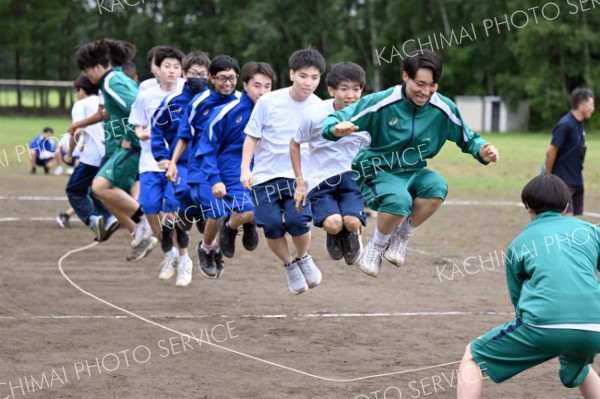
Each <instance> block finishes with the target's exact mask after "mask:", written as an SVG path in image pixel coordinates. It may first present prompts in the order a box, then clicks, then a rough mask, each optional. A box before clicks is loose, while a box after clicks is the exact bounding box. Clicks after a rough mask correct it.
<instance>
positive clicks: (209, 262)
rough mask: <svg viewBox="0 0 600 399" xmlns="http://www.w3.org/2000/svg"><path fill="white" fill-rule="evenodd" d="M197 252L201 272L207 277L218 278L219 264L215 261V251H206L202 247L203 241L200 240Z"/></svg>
mask: <svg viewBox="0 0 600 399" xmlns="http://www.w3.org/2000/svg"><path fill="white" fill-rule="evenodd" d="M196 252H197V253H198V267H199V268H200V273H202V275H203V276H204V277H206V278H217V275H218V273H217V265H216V263H215V259H214V256H213V251H212V250H211V251H210V252H206V251H205V250H204V249H202V241H200V244H198V248H197V249H196Z"/></svg>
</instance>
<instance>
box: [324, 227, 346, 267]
mask: <svg viewBox="0 0 600 399" xmlns="http://www.w3.org/2000/svg"><path fill="white" fill-rule="evenodd" d="M343 234H344V233H343V232H339V233H338V234H329V233H327V240H326V241H325V247H326V248H327V253H328V254H329V257H330V258H331V259H333V260H340V259H342V258H343V257H344V246H343V244H342V235H343Z"/></svg>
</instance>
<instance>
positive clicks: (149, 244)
mask: <svg viewBox="0 0 600 399" xmlns="http://www.w3.org/2000/svg"><path fill="white" fill-rule="evenodd" d="M156 244H158V239H157V238H156V237H150V238H146V239H144V240H143V241H142V242H141V243H140V245H138V246H137V247H135V248H131V253H130V254H129V256H127V260H128V261H129V262H135V261H136V260H140V259H143V258H144V257H146V256H147V255H148V254H149V253H150V252H151V251H152V250H153V249H154V247H155V246H156Z"/></svg>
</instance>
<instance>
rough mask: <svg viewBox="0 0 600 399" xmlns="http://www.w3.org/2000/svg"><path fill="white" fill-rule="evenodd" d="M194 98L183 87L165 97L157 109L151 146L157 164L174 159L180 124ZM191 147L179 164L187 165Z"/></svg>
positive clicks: (153, 119) (187, 149) (182, 155)
mask: <svg viewBox="0 0 600 399" xmlns="http://www.w3.org/2000/svg"><path fill="white" fill-rule="evenodd" d="M193 98H194V93H192V92H191V91H190V89H188V87H187V85H183V87H182V88H181V89H180V90H177V91H175V92H174V93H171V94H169V95H168V96H167V97H165V98H164V99H163V100H162V102H161V103H160V106H159V107H158V108H157V109H156V112H155V113H154V117H153V118H152V133H151V135H150V144H151V146H152V155H154V159H156V161H157V162H160V161H163V160H165V159H171V158H172V157H173V151H174V150H175V147H176V146H177V141H178V139H177V129H178V128H179V122H180V121H181V120H182V119H183V118H185V109H186V107H187V105H188V104H189V103H190V102H191V101H192V99H193ZM189 154H190V147H189V146H188V148H186V150H185V152H184V153H183V154H181V157H180V158H179V161H178V162H177V163H178V164H187V162H188V158H189Z"/></svg>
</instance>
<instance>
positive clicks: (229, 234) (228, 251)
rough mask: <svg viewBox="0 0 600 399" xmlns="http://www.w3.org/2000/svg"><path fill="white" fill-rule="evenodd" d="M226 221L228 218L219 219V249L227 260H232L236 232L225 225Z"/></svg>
mask: <svg viewBox="0 0 600 399" xmlns="http://www.w3.org/2000/svg"><path fill="white" fill-rule="evenodd" d="M228 221H229V218H228V217H224V218H221V219H219V247H221V251H222V253H223V255H225V256H226V257H228V258H233V254H234V253H235V237H236V236H237V230H232V229H230V228H229V226H228V225H227V222H228Z"/></svg>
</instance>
